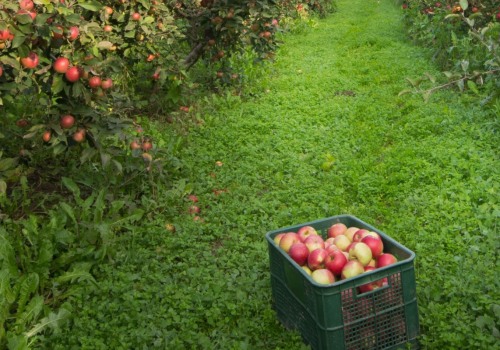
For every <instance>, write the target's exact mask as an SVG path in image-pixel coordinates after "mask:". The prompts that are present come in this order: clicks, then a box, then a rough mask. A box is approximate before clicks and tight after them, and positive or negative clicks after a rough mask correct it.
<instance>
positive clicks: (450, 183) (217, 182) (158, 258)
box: [41, 0, 500, 349]
mask: <svg viewBox="0 0 500 350" xmlns="http://www.w3.org/2000/svg"><path fill="white" fill-rule="evenodd" d="M400 17H401V15H400V12H399V9H398V8H397V6H396V5H395V4H394V3H393V2H392V1H387V0H386V1H380V2H377V1H369V2H368V3H367V2H366V1H361V0H354V1H347V0H340V1H338V12H336V13H335V14H334V15H331V16H330V17H329V18H327V19H324V20H318V21H317V26H315V27H314V28H310V29H308V30H305V31H303V32H299V33H295V34H293V35H287V36H286V37H285V43H284V45H283V46H282V48H281V50H280V51H279V53H278V55H277V59H276V63H275V64H274V65H273V66H272V68H271V70H270V72H269V76H268V77H266V78H263V79H262V80H260V81H259V82H256V83H255V84H256V86H261V91H260V93H259V94H258V97H256V98H253V99H247V100H242V99H239V98H237V97H234V96H230V95H228V96H225V97H214V98H213V99H207V100H206V101H207V105H206V106H205V108H206V110H205V112H204V113H202V114H201V117H202V118H203V119H204V120H205V124H204V125H203V126H200V127H198V128H194V129H192V130H191V131H190V133H189V135H188V136H187V137H186V140H185V142H186V146H185V147H184V148H183V149H182V150H181V151H180V153H179V155H178V156H179V157H180V158H181V159H182V160H183V162H184V167H185V168H184V171H185V172H186V173H188V174H189V180H188V185H186V184H185V183H184V182H182V181H180V182H178V183H177V184H176V186H175V187H174V188H173V189H163V191H164V192H163V193H161V192H160V194H159V195H158V197H157V198H159V199H158V200H157V201H156V202H154V203H153V202H145V204H144V206H145V208H144V209H145V210H146V211H148V215H147V216H146V219H145V220H144V222H143V223H142V224H141V225H140V226H138V227H136V229H135V232H134V233H133V234H132V235H131V236H127V237H122V242H121V246H120V247H119V249H118V252H117V254H116V256H115V257H114V259H113V260H112V261H109V263H107V264H105V265H102V266H101V267H100V268H99V269H98V271H96V275H97V280H98V284H99V287H98V288H94V287H91V286H89V287H88V288H87V290H86V292H85V293H84V294H82V295H76V296H74V297H73V300H72V301H73V312H74V313H75V318H74V320H73V321H72V323H71V324H70V325H69V326H68V327H67V328H66V329H65V330H63V331H62V333H59V334H55V335H52V336H47V337H46V338H44V339H43V341H42V346H41V348H46V349H72V348H75V349H76V348H78V349H82V348H83V349H132V348H133V349H148V348H159V349H167V348H168V349H188V348H193V349H194V348H196V349H199V348H207V349H305V348H307V347H306V346H305V345H304V344H302V342H301V338H300V335H299V334H297V333H295V332H290V331H287V330H285V329H284V328H283V327H282V326H281V325H280V323H279V322H278V321H277V318H276V316H275V313H274V311H273V310H272V309H271V287H270V282H269V266H268V255H267V254H268V252H267V246H266V243H265V240H264V235H265V233H266V232H267V231H270V230H272V229H276V228H279V227H284V226H288V225H292V224H298V223H301V222H306V221H311V220H315V219H319V218H323V217H327V216H331V215H336V214H342V213H349V214H353V215H355V216H357V217H359V218H362V219H363V220H365V221H367V222H369V223H372V224H373V225H374V226H376V227H377V228H379V229H381V230H382V231H384V232H386V233H388V234H389V235H390V236H392V237H393V238H395V239H396V240H398V241H399V242H401V243H403V244H404V245H405V246H407V247H408V248H410V249H412V250H413V251H415V253H416V255H417V259H416V274H417V281H416V282H417V294H418V303H419V315H420V324H421V333H422V335H421V337H420V339H419V340H420V342H421V344H422V347H423V348H428V349H457V348H463V349H465V348H474V349H492V348H494V347H495V346H498V345H499V338H498V327H499V326H498V325H499V320H500V312H499V311H500V300H499V296H498V292H497V291H498V288H499V283H498V278H497V277H498V276H497V275H498V253H497V251H498V248H499V247H498V223H497V222H498V218H499V216H500V205H499V203H498V193H499V191H500V186H499V179H500V174H499V169H500V166H499V165H500V164H499V157H498V156H499V153H498V144H499V140H498V117H499V109H498V108H497V110H496V112H495V110H494V109H493V110H492V109H486V108H481V107H480V106H478V105H477V104H476V103H475V102H474V101H475V100H473V99H471V98H469V97H468V96H467V95H462V96H460V95H458V94H456V93H455V92H453V91H442V92H439V93H437V94H436V95H434V96H433V97H432V98H431V101H430V102H429V103H428V104H424V103H423V102H422V99H421V97H420V96H414V95H404V96H401V97H398V92H399V91H401V90H403V89H405V88H407V84H406V82H405V79H404V78H405V77H415V76H420V75H421V74H422V73H423V72H426V71H428V72H431V73H433V74H436V69H435V67H434V66H433V64H432V62H431V61H430V59H429V56H428V55H427V53H426V52H425V51H424V50H422V49H420V48H418V47H415V46H413V45H412V44H411V43H410V42H408V40H407V38H406V36H405V33H404V29H403V27H402V24H401V21H400ZM256 86H254V87H252V89H253V91H256ZM216 161H222V162H223V166H221V167H218V166H216V165H215V162H216ZM213 190H225V192H223V193H220V194H219V195H216V194H214V192H213ZM188 193H195V194H196V195H197V196H198V197H199V199H200V202H199V204H200V207H201V213H200V217H201V218H203V220H204V222H203V223H202V222H198V221H193V219H192V216H190V215H188V214H186V211H187V208H188V206H189V202H188V201H187V200H186V199H185V195H186V194H188ZM162 198H163V200H162ZM166 223H173V224H174V225H175V226H176V228H177V231H176V232H175V233H171V232H169V231H167V230H166V229H165V224H166Z"/></svg>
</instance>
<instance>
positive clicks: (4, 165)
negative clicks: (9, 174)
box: [0, 158, 18, 172]
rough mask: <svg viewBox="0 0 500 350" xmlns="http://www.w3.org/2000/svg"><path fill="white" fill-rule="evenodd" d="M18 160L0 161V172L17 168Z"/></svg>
mask: <svg viewBox="0 0 500 350" xmlns="http://www.w3.org/2000/svg"><path fill="white" fill-rule="evenodd" d="M17 163H18V158H4V159H0V172H2V171H7V170H11V169H14V168H15V167H16V166H17Z"/></svg>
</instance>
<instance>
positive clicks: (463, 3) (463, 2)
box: [459, 0, 469, 11]
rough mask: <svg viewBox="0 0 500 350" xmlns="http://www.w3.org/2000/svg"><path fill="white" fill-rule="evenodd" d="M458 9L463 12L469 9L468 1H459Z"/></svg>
mask: <svg viewBox="0 0 500 350" xmlns="http://www.w3.org/2000/svg"><path fill="white" fill-rule="evenodd" d="M459 4H460V7H461V8H462V9H463V10H464V11H465V10H467V9H468V8H469V1H468V0H460V1H459Z"/></svg>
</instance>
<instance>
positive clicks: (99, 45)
mask: <svg viewBox="0 0 500 350" xmlns="http://www.w3.org/2000/svg"><path fill="white" fill-rule="evenodd" d="M112 46H113V43H112V42H111V41H106V40H104V41H101V42H99V43H97V48H99V49H106V50H109V49H110V48H111V47H112Z"/></svg>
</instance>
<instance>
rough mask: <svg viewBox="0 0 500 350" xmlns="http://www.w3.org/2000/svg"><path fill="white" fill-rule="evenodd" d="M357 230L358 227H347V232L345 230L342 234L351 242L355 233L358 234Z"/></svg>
mask: <svg viewBox="0 0 500 350" xmlns="http://www.w3.org/2000/svg"><path fill="white" fill-rule="evenodd" d="M358 230H359V228H358V227H354V226H352V227H349V228H348V229H347V230H345V232H344V236H346V237H347V238H349V240H350V241H351V242H352V240H353V236H354V234H355V233H356V232H358Z"/></svg>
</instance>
